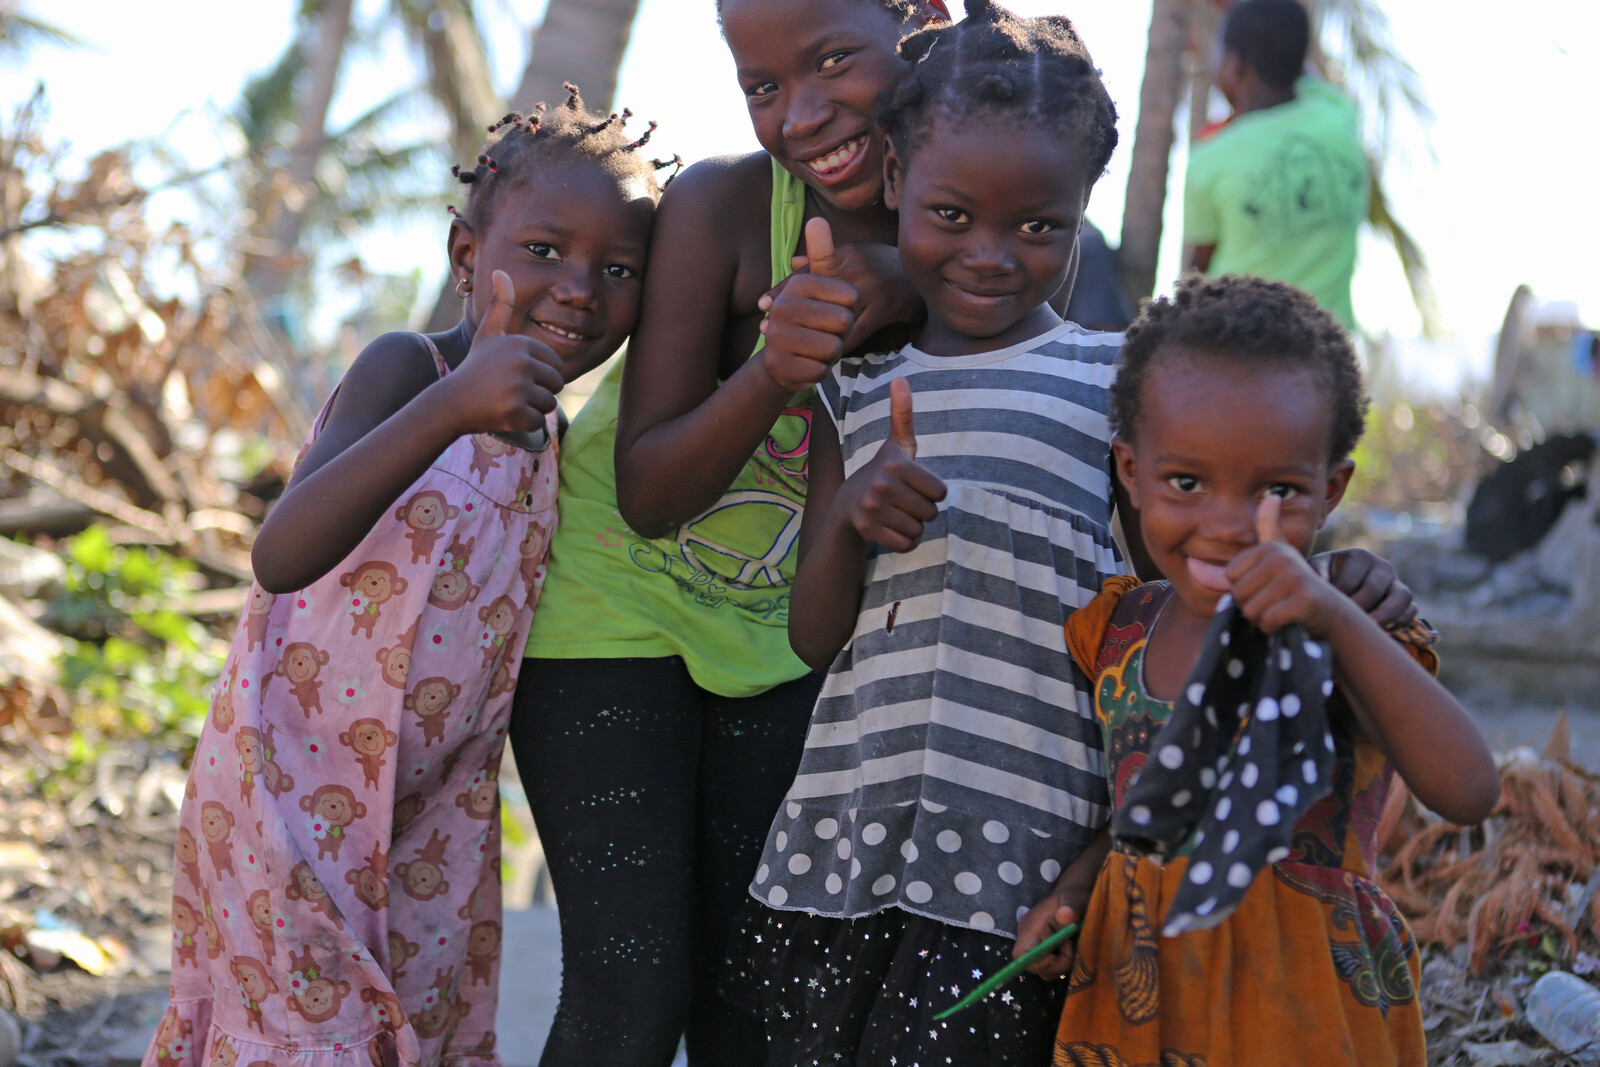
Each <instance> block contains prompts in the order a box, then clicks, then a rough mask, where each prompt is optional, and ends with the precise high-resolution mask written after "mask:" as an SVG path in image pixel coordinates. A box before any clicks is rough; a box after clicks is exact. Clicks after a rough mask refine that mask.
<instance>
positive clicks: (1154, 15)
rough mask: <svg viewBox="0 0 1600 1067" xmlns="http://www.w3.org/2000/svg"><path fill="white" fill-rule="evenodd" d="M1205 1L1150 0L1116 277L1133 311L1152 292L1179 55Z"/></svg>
mask: <svg viewBox="0 0 1600 1067" xmlns="http://www.w3.org/2000/svg"><path fill="white" fill-rule="evenodd" d="M1197 2H1198V3H1205V2H1207V0H1155V2H1154V4H1152V6H1151V11H1150V35H1149V43H1148V46H1147V47H1146V50H1145V60H1144V81H1143V83H1142V84H1141V85H1140V88H1139V121H1138V125H1137V126H1136V127H1135V129H1134V134H1133V158H1132V160H1131V161H1130V163H1129V169H1128V191H1127V196H1126V198H1125V200H1124V204H1123V209H1122V243H1121V248H1120V249H1119V251H1118V253H1117V256H1118V273H1120V274H1121V276H1122V291H1123V293H1124V294H1126V296H1127V297H1128V302H1129V303H1130V304H1132V305H1133V306H1135V307H1137V306H1138V303H1139V301H1140V300H1142V299H1144V298H1145V297H1147V296H1149V295H1150V293H1151V292H1152V291H1153V290H1154V289H1155V283H1156V260H1157V258H1158V257H1159V256H1160V254H1161V213H1162V211H1163V210H1164V209H1165V207H1166V200H1167V172H1168V168H1169V166H1170V162H1171V156H1172V143H1173V140H1174V137H1175V134H1174V131H1173V118H1174V117H1175V116H1176V114H1177V111H1178V100H1179V97H1180V96H1181V95H1182V93H1183V84H1184V69H1183V56H1184V52H1185V51H1186V50H1187V49H1188V44H1189V21H1190V12H1191V8H1192V7H1193V6H1194V4H1196V3H1197Z"/></svg>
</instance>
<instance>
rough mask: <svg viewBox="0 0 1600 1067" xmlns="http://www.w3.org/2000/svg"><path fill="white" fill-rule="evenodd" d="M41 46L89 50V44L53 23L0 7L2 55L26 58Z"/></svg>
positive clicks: (0, 49)
mask: <svg viewBox="0 0 1600 1067" xmlns="http://www.w3.org/2000/svg"><path fill="white" fill-rule="evenodd" d="M40 45H54V46H55V47H57V48H88V47H89V42H88V41H86V40H84V39H83V38H82V37H79V36H78V35H77V34H75V33H72V32H70V31H68V30H64V29H62V28H61V27H60V26H57V25H56V24H55V23H53V22H46V21H45V20H44V19H40V18H35V17H33V16H32V15H24V14H22V13H20V12H17V11H8V10H6V9H5V8H3V7H0V55H11V56H24V55H27V54H28V53H29V52H31V51H32V50H33V49H34V48H37V47H38V46H40Z"/></svg>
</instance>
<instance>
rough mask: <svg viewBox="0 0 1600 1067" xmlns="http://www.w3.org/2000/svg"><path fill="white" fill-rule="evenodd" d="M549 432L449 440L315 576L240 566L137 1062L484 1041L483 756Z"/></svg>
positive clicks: (537, 553) (491, 772) (495, 961)
mask: <svg viewBox="0 0 1600 1067" xmlns="http://www.w3.org/2000/svg"><path fill="white" fill-rule="evenodd" d="M319 426H320V422H319ZM549 429H550V430H551V431H552V433H553V431H554V429H555V427H554V425H553V421H552V423H551V425H550V426H549ZM316 432H320V429H319V430H317V431H314V434H315V433H316ZM559 447H560V446H559V443H557V444H555V445H554V446H553V447H552V448H551V449H549V450H547V451H545V452H544V453H541V454H538V455H535V454H533V453H528V452H524V451H522V450H520V449H514V448H508V447H507V446H505V445H504V444H503V443H502V442H499V441H498V440H496V439H494V438H490V437H483V438H479V439H476V440H474V439H471V438H461V439H459V440H458V441H456V442H455V443H454V444H452V445H450V446H449V447H448V448H447V449H446V450H445V452H444V453H443V454H442V455H441V456H440V458H439V460H438V461H437V462H436V463H435V464H434V466H433V468H431V469H430V470H429V471H427V472H426V473H425V474H424V475H423V476H422V477H420V478H419V479H418V480H417V481H416V482H415V483H414V484H413V485H411V486H410V487H409V488H407V489H406V490H405V491H404V492H403V493H400V494H398V496H397V497H396V499H395V502H394V503H393V504H391V505H390V506H389V508H388V509H387V511H386V512H384V513H382V514H381V517H380V519H379V520H378V522H377V524H376V525H375V526H374V528H373V530H372V531H371V533H369V534H368V536H367V538H366V539H365V540H364V541H363V542H362V543H361V545H360V546H358V547H357V548H356V550H355V551H354V552H352V553H351V554H350V556H349V557H348V558H346V559H345V560H343V561H342V562H341V563H340V564H339V565H337V566H335V567H333V568H332V569H331V571H330V572H329V573H328V574H327V575H326V576H324V577H323V578H320V579H318V580H317V581H315V582H313V583H311V584H310V585H308V586H307V587H305V588H303V589H298V590H295V591H293V592H285V593H281V594H279V595H273V594H271V593H268V592H267V591H265V590H264V589H262V588H261V587H259V586H253V587H252V588H251V590H250V597H249V601H248V604H247V606H246V608H245V610H244V612H243V613H242V617H241V619H240V622H239V624H238V627H237V629H236V630H235V633H234V640H233V644H232V647H231V649H230V650H229V655H228V658H227V660H226V662H225V663H224V664H223V670H222V675H221V680H220V682H219V684H218V685H217V686H216V688H215V690H214V691H213V694H212V700H211V712H210V714H209V715H208V716H207V718H206V722H205V724H204V726H203V728H202V731H201V736H200V738H199V740H198V742H197V745H196V750H195V755H194V760H193V771H192V773H191V774H190V776H189V779H188V781H187V782H186V784H185V789H184V799H183V804H182V812H181V814H180V819H179V828H178V837H177V845H176V849H175V854H174V863H173V873H174V879H173V881H174V886H173V895H172V898H171V900H172V972H171V974H172V978H171V981H172V992H173V1000H172V1003H171V1012H170V1013H169V1016H168V1018H166V1019H164V1020H163V1022H162V1024H161V1027H160V1033H159V1035H158V1037H159V1040H157V1041H155V1042H153V1043H152V1045H151V1050H150V1052H149V1053H148V1054H147V1056H146V1059H145V1063H144V1067H265V1065H267V1064H271V1065H272V1067H372V1065H373V1064H379V1063H383V1064H387V1063H469V1062H470V1063H477V1062H485V1063H487V1062H493V1060H494V1057H495V1053H494V1051H493V1050H494V1048H495V1036H494V1020H495V1014H496V999H497V996H498V986H499V974H500V968H501V965H502V963H503V956H504V952H503V944H502V940H501V939H502V934H503V931H502V926H501V923H502V916H501V899H502V892H501V885H500V882H501V873H500V843H501V834H500V821H499V820H500V804H499V782H498V771H499V766H500V760H501V755H502V751H503V748H504V744H505V740H504V739H505V733H506V723H507V720H508V719H509V717H510V711H511V701H512V694H513V691H514V689H515V686H516V678H517V673H518V669H519V668H520V667H521V663H522V659H521V652H522V643H523V641H524V639H525V638H526V635H527V633H528V629H529V626H530V624H531V622H532V614H533V609H534V605H535V602H536V600H537V598H538V592H539V588H540V586H541V585H542V582H543V576H544V567H545V564H546V561H547V557H548V551H549V539H550V534H551V532H552V531H553V530H554V529H555V526H556V512H555V500H556V482H555V476H556V473H557V450H558V449H559ZM536 462H537V467H536V466H535V463H536ZM313 845H315V847H313Z"/></svg>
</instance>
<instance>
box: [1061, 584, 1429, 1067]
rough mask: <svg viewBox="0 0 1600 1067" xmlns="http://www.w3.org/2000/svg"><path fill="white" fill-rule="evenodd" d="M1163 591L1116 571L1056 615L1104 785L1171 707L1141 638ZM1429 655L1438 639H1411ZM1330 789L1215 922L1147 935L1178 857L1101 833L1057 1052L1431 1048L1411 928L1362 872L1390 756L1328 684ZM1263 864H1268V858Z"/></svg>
mask: <svg viewBox="0 0 1600 1067" xmlns="http://www.w3.org/2000/svg"><path fill="white" fill-rule="evenodd" d="M1170 596H1171V587H1170V586H1167V585H1166V584H1165V583H1154V584H1150V585H1143V586H1140V585H1138V584H1137V582H1136V581H1135V580H1133V579H1129V578H1117V579H1112V580H1111V581H1109V582H1107V583H1106V587H1105V590H1104V591H1103V592H1102V593H1101V594H1100V595H1099V596H1098V597H1097V598H1095V600H1094V601H1093V602H1092V603H1090V604H1089V605H1088V606H1087V607H1085V608H1083V609H1082V610H1080V611H1078V612H1077V613H1075V614H1074V615H1073V616H1072V617H1071V618H1070V619H1069V620H1068V621H1067V644H1068V646H1069V647H1070V648H1071V650H1072V654H1073V657H1074V659H1076V660H1077V661H1078V664H1079V666H1081V667H1082V668H1083V669H1084V671H1085V672H1086V673H1087V674H1088V675H1089V678H1090V679H1091V680H1092V682H1093V686H1094V693H1095V712H1096V716H1097V717H1098V719H1099V721H1100V726H1101V729H1102V731H1103V732H1104V735H1105V749H1106V767H1107V770H1108V773H1109V774H1110V776H1111V782H1110V785H1111V797H1112V803H1113V804H1115V805H1118V806H1120V805H1121V802H1122V797H1123V795H1124V793H1125V792H1126V790H1127V787H1128V784H1129V782H1130V780H1131V778H1132V776H1133V775H1134V773H1135V772H1136V771H1137V770H1138V769H1139V768H1140V767H1142V766H1143V765H1144V763H1145V762H1146V760H1147V758H1148V753H1149V747H1150V742H1151V739H1152V738H1153V737H1154V736H1155V735H1156V734H1157V733H1158V732H1159V730H1160V728H1161V725H1162V724H1163V723H1164V722H1165V721H1166V718H1167V716H1168V715H1170V714H1171V712H1172V705H1170V704H1167V703H1164V702H1162V701H1159V700H1155V699H1153V698H1152V697H1151V696H1150V695H1149V694H1148V693H1147V692H1146V691H1145V687H1144V677H1143V670H1142V668H1143V664H1144V650H1145V643H1146V641H1147V639H1148V637H1149V634H1150V631H1151V628H1152V626H1153V625H1154V623H1155V620H1156V618H1157V617H1158V616H1159V615H1160V612H1161V608H1162V607H1163V606H1164V605H1165V604H1166V602H1167V600H1168V599H1169V598H1170ZM1407 647H1408V648H1411V650H1412V652H1413V654H1414V655H1416V656H1417V658H1418V659H1419V661H1421V662H1422V663H1423V665H1424V666H1426V667H1428V668H1429V669H1433V668H1435V667H1436V666H1437V660H1436V659H1435V658H1434V656H1433V653H1432V652H1431V651H1430V650H1428V649H1426V648H1417V647H1413V646H1411V645H1410V644H1408V646H1407ZM1329 712H1330V718H1331V720H1332V726H1333V735H1334V741H1335V745H1336V749H1337V762H1336V771H1335V775H1334V788H1333V792H1332V793H1331V794H1330V795H1329V796H1327V797H1324V798H1323V799H1322V800H1320V801H1318V802H1317V803H1316V804H1315V805H1314V806H1313V807H1312V808H1311V810H1310V811H1309V812H1308V813H1307V814H1306V815H1305V816H1304V817H1303V818H1302V819H1301V820H1300V821H1299V823H1298V824H1296V826H1295V829H1294V835H1293V838H1292V840H1291V852H1290V855H1289V857H1288V858H1287V859H1286V860H1284V861H1282V862H1280V863H1277V864H1275V865H1273V866H1272V867H1270V868H1268V870H1267V871H1263V872H1262V874H1261V875H1259V876H1258V877H1257V878H1256V880H1255V882H1254V884H1252V885H1251V887H1250V889H1249V891H1248V892H1247V893H1246V894H1245V897H1244V900H1243V901H1242V902H1241V904H1240V905H1239V908H1238V910H1237V911H1236V912H1235V913H1234V914H1233V915H1232V916H1231V917H1230V918H1229V919H1227V920H1226V921H1224V922H1223V923H1222V924H1221V925H1220V926H1217V927H1215V928H1213V929H1210V930H1198V931H1194V932H1191V933H1185V934H1180V935H1179V936H1177V937H1172V938H1163V937H1161V936H1160V933H1159V931H1160V928H1161V925H1162V922H1161V920H1162V917H1163V914H1164V912H1165V909H1166V906H1167V904H1168V902H1169V901H1170V900H1171V898H1172V896H1173V895H1174V894H1175V893H1176V892H1177V890H1178V887H1179V885H1180V884H1181V883H1182V880H1183V874H1184V871H1185V869H1186V868H1187V865H1188V859H1187V858H1186V857H1185V856H1183V855H1180V856H1179V857H1178V858H1176V859H1174V860H1173V861H1171V862H1169V863H1167V864H1166V865H1165V866H1160V865H1157V864H1156V863H1155V862H1153V861H1152V860H1150V859H1146V858H1144V857H1141V856H1135V855H1132V854H1129V853H1127V852H1124V851H1121V850H1120V847H1119V849H1118V850H1114V851H1113V852H1112V853H1111V854H1110V855H1109V856H1108V857H1107V858H1106V863H1105V866H1104V867H1103V868H1102V869H1101V871H1100V876H1099V879H1098V881H1097V882H1096V883H1095V887H1094V896H1093V898H1092V899H1091V901H1090V903H1089V909H1088V914H1087V915H1086V916H1085V922H1084V927H1083V934H1082V935H1081V936H1080V938H1079V941H1078V954H1077V960H1076V962H1075V964H1074V966H1073V971H1072V975H1071V977H1070V979H1069V982H1068V993H1067V1000H1066V1006H1065V1008H1064V1009H1063V1011H1062V1015H1061V1026H1060V1029H1059V1031H1058V1032H1057V1035H1056V1050H1055V1063H1056V1064H1057V1067H1124V1065H1126V1067H1145V1065H1150V1067H1255V1065H1259V1067H1283V1065H1285V1064H1295V1065H1296V1067H1313V1065H1333V1064H1339V1065H1353V1064H1359V1065H1360V1067H1385V1065H1396V1064H1405V1065H1417V1067H1420V1065H1422V1064H1424V1063H1425V1062H1426V1058H1427V1057H1426V1044H1425V1039H1424V1037H1423V1030H1422V1013H1421V1009H1420V1007H1419V1005H1418V1002H1417V996H1416V990H1417V983H1418V980H1419V978H1420V976H1421V963H1420V959H1419V956H1418V952H1417V946H1416V941H1415V939H1414V938H1413V937H1412V934H1411V930H1410V928H1409V927H1408V926H1407V925H1406V922H1405V920H1404V919H1403V918H1402V917H1401V915H1400V912H1399V911H1398V909H1396V907H1395V905H1394V903H1393V902H1392V901H1391V900H1389V898H1388V897H1387V896H1385V895H1384V893H1383V891H1382V890H1381V889H1379V888H1378V886H1377V884H1376V883H1375V882H1374V881H1373V875H1374V874H1375V873H1376V859H1377V857H1376V840H1375V838H1376V830H1377V824H1378V818H1379V815H1380V813H1381V812H1382V810H1383V804H1384V799H1385V797H1386V796H1387V795H1388V791H1389V783H1390V780H1391V779H1392V777H1393V774H1394V771H1393V768H1392V767H1390V765H1389V763H1388V762H1387V760H1385V759H1384V757H1383V755H1382V753H1380V752H1379V751H1378V749H1377V747H1376V746H1375V745H1373V744H1372V743H1371V742H1370V741H1368V740H1367V739H1366V738H1364V737H1361V736H1359V734H1358V731H1357V730H1356V729H1355V726H1354V723H1355V720H1354V716H1353V715H1352V714H1351V712H1350V711H1349V708H1348V706H1347V705H1344V704H1343V703H1342V701H1340V700H1339V698H1338V695H1337V692H1336V693H1335V696H1334V698H1333V700H1332V701H1331V702H1330V705H1329ZM1269 872H1270V873H1269Z"/></svg>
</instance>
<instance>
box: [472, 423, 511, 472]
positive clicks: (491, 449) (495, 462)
mask: <svg viewBox="0 0 1600 1067" xmlns="http://www.w3.org/2000/svg"><path fill="white" fill-rule="evenodd" d="M510 454H511V446H510V445H508V444H506V443H505V442H504V441H502V440H500V438H498V437H492V436H490V435H489V434H486V433H480V434H474V435H473V438H472V463H471V465H470V466H469V467H468V469H469V470H470V471H471V472H472V473H473V474H476V475H477V476H478V481H480V482H482V481H483V480H484V479H485V478H487V477H488V476H489V472H490V471H491V470H493V469H494V468H496V467H498V466H500V457H501V456H508V455H510Z"/></svg>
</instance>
